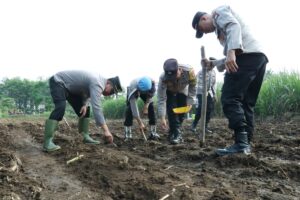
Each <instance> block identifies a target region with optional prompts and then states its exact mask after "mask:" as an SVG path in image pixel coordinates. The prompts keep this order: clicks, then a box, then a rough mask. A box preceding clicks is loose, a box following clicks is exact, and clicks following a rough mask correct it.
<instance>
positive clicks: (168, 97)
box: [157, 58, 197, 144]
mask: <svg viewBox="0 0 300 200" xmlns="http://www.w3.org/2000/svg"><path fill="white" fill-rule="evenodd" d="M163 68H164V73H162V74H161V76H160V78H159V83H158V89H157V104H158V116H159V117H160V118H161V125H162V128H163V129H165V130H167V122H166V119H165V116H166V112H167V115H168V121H169V140H170V143H171V144H178V143H180V142H182V135H181V131H180V127H181V124H182V122H183V120H184V114H176V113H174V112H173V108H176V107H182V106H187V105H193V102H194V98H195V96H196V82H197V80H196V76H195V72H194V70H193V68H192V67H190V66H188V65H183V64H178V62H177V60H176V59H174V58H170V59H168V60H166V61H165V62H164V65H163Z"/></svg>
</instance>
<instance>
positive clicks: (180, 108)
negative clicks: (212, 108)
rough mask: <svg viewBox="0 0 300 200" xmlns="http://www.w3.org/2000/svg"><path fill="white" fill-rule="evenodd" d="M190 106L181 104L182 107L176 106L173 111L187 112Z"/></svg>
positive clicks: (178, 112) (177, 112)
mask: <svg viewBox="0 0 300 200" xmlns="http://www.w3.org/2000/svg"><path fill="white" fill-rule="evenodd" d="M191 108H192V106H183V107H178V108H173V112H174V113H176V114H183V113H187V112H189V111H190V110H191Z"/></svg>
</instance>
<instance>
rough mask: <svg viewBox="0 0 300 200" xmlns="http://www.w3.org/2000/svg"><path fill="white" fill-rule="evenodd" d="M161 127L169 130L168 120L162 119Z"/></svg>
mask: <svg viewBox="0 0 300 200" xmlns="http://www.w3.org/2000/svg"><path fill="white" fill-rule="evenodd" d="M161 128H162V129H163V130H165V131H167V130H168V125H167V121H166V119H165V118H162V119H161Z"/></svg>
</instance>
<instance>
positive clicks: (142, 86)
mask: <svg viewBox="0 0 300 200" xmlns="http://www.w3.org/2000/svg"><path fill="white" fill-rule="evenodd" d="M137 87H138V89H139V90H140V91H141V92H146V91H148V90H150V89H151V87H152V81H151V79H150V78H149V77H146V76H145V77H142V78H141V79H140V80H139V81H138V84H137Z"/></svg>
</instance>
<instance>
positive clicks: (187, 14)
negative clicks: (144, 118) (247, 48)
mask: <svg viewBox="0 0 300 200" xmlns="http://www.w3.org/2000/svg"><path fill="white" fill-rule="evenodd" d="M224 4H227V5H230V6H231V7H232V9H233V10H235V12H237V13H238V14H239V15H240V16H241V17H242V18H243V20H244V22H245V23H246V24H247V25H248V26H249V28H250V30H251V32H252V34H253V35H254V37H255V38H256V39H257V40H258V41H259V42H260V43H261V44H262V46H263V47H264V52H265V54H266V55H267V56H268V58H269V64H268V66H267V69H269V70H272V71H274V72H280V71H297V72H299V70H298V66H299V59H297V58H298V48H299V44H300V42H299V36H300V30H299V28H297V26H298V25H297V24H298V22H297V20H298V19H300V12H299V9H298V7H297V6H296V4H297V1H294V0H285V1H282V0H277V1H262V0H251V1H250V0H248V1H241V0H227V1H225V0H187V1H182V0H151V1H150V0H148V1H146V0H126V1H124V0H109V1H104V0H47V1H46V0H26V1H24V0H9V1H8V0H6V1H5V0H1V1H0V69H1V71H0V80H2V79H3V78H4V77H6V78H13V77H20V78H26V79H30V80H37V79H39V78H44V79H46V78H49V77H50V76H51V75H53V74H55V73H56V72H58V71H62V70H72V69H81V70H87V71H92V72H94V73H99V74H100V75H102V76H104V77H107V78H108V77H112V76H116V75H118V76H119V77H120V79H121V83H122V85H123V86H124V87H126V86H127V85H128V84H129V82H130V81H131V80H132V79H135V78H137V77H141V76H145V75H146V76H150V77H152V78H153V79H155V80H158V78H159V76H160V74H161V73H162V72H163V63H164V61H165V60H166V59H168V58H176V59H177V60H178V62H179V63H184V64H189V65H191V66H192V67H193V68H194V69H195V71H196V72H197V71H199V70H200V69H201V66H200V59H201V54H200V47H201V46H202V45H203V46H204V47H205V50H206V56H207V57H216V58H222V57H223V55H222V52H223V48H222V47H221V46H220V44H219V42H218V41H217V40H216V36H215V34H214V33H211V34H206V35H204V37H203V38H202V39H201V40H199V39H196V38H195V31H194V30H193V29H192V25H191V23H192V18H193V16H194V14H195V13H196V12H197V11H205V12H208V13H210V12H211V11H212V10H213V9H214V8H216V7H218V6H220V5H224ZM222 79H223V74H222V73H217V80H218V81H222Z"/></svg>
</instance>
